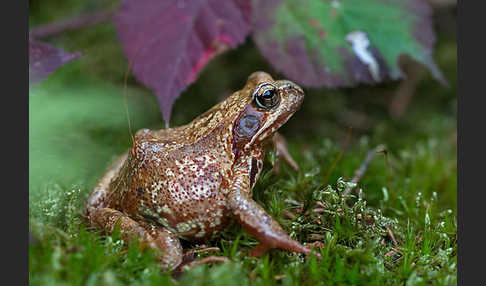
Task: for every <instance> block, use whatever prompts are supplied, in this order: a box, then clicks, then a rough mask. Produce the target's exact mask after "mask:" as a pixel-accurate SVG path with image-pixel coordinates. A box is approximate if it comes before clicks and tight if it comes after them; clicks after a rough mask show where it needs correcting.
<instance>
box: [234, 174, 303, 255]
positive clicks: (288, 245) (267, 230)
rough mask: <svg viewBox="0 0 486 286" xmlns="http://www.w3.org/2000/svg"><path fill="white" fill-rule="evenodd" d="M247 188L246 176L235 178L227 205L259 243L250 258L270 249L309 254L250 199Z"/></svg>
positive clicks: (247, 180)
mask: <svg viewBox="0 0 486 286" xmlns="http://www.w3.org/2000/svg"><path fill="white" fill-rule="evenodd" d="M248 188H249V179H248V176H245V175H241V176H239V177H238V178H236V180H235V181H234V182H233V185H232V188H231V191H230V193H229V194H228V205H229V208H230V209H231V211H232V213H233V214H234V215H235V217H236V219H237V220H238V221H239V222H240V223H241V224H242V225H243V227H244V228H245V229H246V231H248V232H249V233H250V234H251V235H253V236H254V237H255V238H256V239H257V240H258V241H259V242H260V245H258V246H257V247H255V249H254V250H253V251H252V252H251V253H250V256H261V255H263V254H264V253H265V252H266V251H267V250H268V249H271V248H281V249H285V250H288V251H292V252H300V253H304V254H309V253H310V249H309V248H306V247H304V246H303V245H301V244H300V243H298V242H297V241H295V240H293V239H291V238H290V237H289V236H288V235H287V234H286V233H285V231H284V230H283V229H282V227H281V226H280V225H279V223H278V222H277V221H276V220H275V219H274V218H273V217H271V216H270V215H269V214H267V213H266V212H265V210H264V209H263V208H262V207H261V206H260V205H258V204H257V203H256V202H255V201H254V200H253V199H252V198H251V192H250V191H249V190H248Z"/></svg>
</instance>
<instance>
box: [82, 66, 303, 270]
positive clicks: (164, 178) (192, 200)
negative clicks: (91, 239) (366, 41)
mask: <svg viewBox="0 0 486 286" xmlns="http://www.w3.org/2000/svg"><path fill="white" fill-rule="evenodd" d="M303 99H304V93H303V91H302V89H301V88H300V87H298V86H297V85H296V84H294V83H292V82H290V81H287V80H279V81H274V80H273V79H272V77H271V76H270V75H268V74H267V73H264V72H255V73H253V74H251V75H250V76H249V78H248V81H247V83H246V85H245V86H244V88H243V89H241V90H239V91H237V92H235V93H233V94H232V95H231V96H229V97H228V98H227V99H225V100H224V101H222V102H221V103H219V104H217V105H215V106H214V107H213V108H211V109H210V110H208V111H207V112H205V113H204V114H202V115H200V116H198V117H197V118H195V119H194V120H193V121H192V122H191V123H189V124H187V125H184V126H180V127H176V128H169V129H162V130H156V131H151V130H148V129H142V130H139V131H138V132H137V133H136V134H135V138H134V144H133V146H132V148H131V149H130V150H129V151H127V152H126V153H125V154H123V155H122V156H121V157H120V158H119V159H118V160H117V161H116V162H114V163H113V165H112V166H111V167H110V168H109V170H108V171H107V173H106V174H105V175H104V176H103V177H102V178H101V179H100V180H99V181H98V183H97V185H96V186H95V188H94V190H93V192H92V194H91V196H90V197H89V198H88V200H87V201H86V207H85V214H86V216H87V217H88V220H89V223H90V224H91V225H92V226H94V227H97V228H100V229H102V230H105V231H106V232H108V233H111V232H112V231H113V229H114V227H115V225H116V224H118V225H119V230H120V231H121V232H122V233H123V234H124V235H125V238H126V239H133V238H135V237H139V238H141V240H142V241H144V242H146V243H147V244H148V245H149V247H152V248H155V249H158V250H160V262H161V264H162V265H163V266H164V267H165V268H168V269H173V268H175V267H177V266H178V265H179V264H180V263H181V261H182V255H183V250H182V247H181V245H180V241H179V239H186V240H190V241H203V240H206V239H208V238H211V237H213V236H214V235H215V234H216V233H217V232H218V231H219V230H221V229H224V228H225V227H226V226H228V223H229V221H230V219H231V218H236V220H237V221H238V222H240V223H241V224H242V225H243V227H244V228H245V229H246V230H247V231H248V232H249V233H250V234H252V235H253V236H255V237H256V238H257V240H258V241H259V242H260V245H258V246H257V247H256V248H255V249H254V250H253V251H252V253H250V255H253V256H260V255H262V254H263V253H265V251H266V250H268V249H271V248H281V249H285V250H288V251H295V252H301V253H305V254H309V252H310V250H309V249H308V248H306V247H304V246H302V245H301V244H300V243H298V242H296V241H294V240H292V239H290V237H288V235H287V234H286V233H285V232H284V231H283V229H282V228H281V227H280V225H279V224H278V223H277V222H276V221H275V220H274V219H273V218H272V217H271V216H270V215H268V214H267V213H266V212H265V210H264V209H263V208H262V207H260V206H259V205H258V204H256V203H255V201H253V199H252V189H253V186H254V185H255V183H256V181H257V180H258V176H259V175H260V172H261V170H262V167H263V159H264V147H263V145H264V142H265V141H266V139H269V138H270V137H272V136H273V135H274V134H276V131H277V129H278V128H279V127H280V126H282V125H283V124H284V123H285V122H286V121H287V120H288V119H289V118H290V116H292V115H293V114H294V112H296V111H297V110H298V109H299V107H300V105H301V103H302V101H303Z"/></svg>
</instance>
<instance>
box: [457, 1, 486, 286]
mask: <svg viewBox="0 0 486 286" xmlns="http://www.w3.org/2000/svg"><path fill="white" fill-rule="evenodd" d="M457 2H458V3H457V4H458V9H457V11H458V33H457V36H458V37H457V40H458V49H457V55H458V56H457V58H458V72H457V74H458V105H457V106H458V121H457V129H458V154H457V155H458V158H457V159H458V161H457V162H458V163H457V165H458V166H457V167H458V279H457V281H458V285H482V284H484V271H485V270H484V264H485V263H484V262H483V261H482V260H483V257H484V255H483V253H482V252H484V236H483V235H482V230H483V228H484V225H485V222H484V219H485V217H486V216H485V211H486V206H485V202H486V200H485V199H484V193H485V192H484V190H485V189H486V187H485V183H484V179H485V178H486V177H485V175H484V164H486V160H485V159H486V156H485V155H484V154H485V153H484V150H485V146H486V141H485V140H484V136H483V135H484V131H485V130H486V129H485V127H484V124H485V123H486V120H485V118H484V115H485V114H486V112H485V110H484V108H485V106H486V105H484V104H481V103H480V102H479V101H480V100H481V101H484V97H485V88H486V86H485V84H486V80H485V77H484V75H485V72H484V69H485V64H486V60H485V56H484V53H485V51H486V44H485V43H486V41H485V37H484V32H483V28H484V18H485V16H484V11H485V10H484V9H481V8H484V6H486V5H484V4H485V3H484V1H467V0H466V1H460V0H459V1H457ZM473 4H476V5H475V6H473ZM477 4H483V5H481V6H483V7H479V6H480V5H477ZM466 5H467V6H466ZM466 38H469V39H466ZM481 196H482V197H481ZM466 239H467V241H466ZM481 281H483V282H482V283H481Z"/></svg>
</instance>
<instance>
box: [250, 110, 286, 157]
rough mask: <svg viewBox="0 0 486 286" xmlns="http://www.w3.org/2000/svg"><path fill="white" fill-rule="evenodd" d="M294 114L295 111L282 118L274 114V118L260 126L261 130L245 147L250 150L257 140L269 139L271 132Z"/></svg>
mask: <svg viewBox="0 0 486 286" xmlns="http://www.w3.org/2000/svg"><path fill="white" fill-rule="evenodd" d="M292 115H294V113H293V112H291V113H289V114H288V115H287V117H285V118H284V119H280V120H278V115H274V116H273V118H271V119H270V120H267V121H266V122H265V124H264V125H263V127H262V128H260V130H258V132H257V133H256V134H255V135H254V136H253V137H252V138H251V140H250V142H248V143H247V144H246V145H245V147H244V149H245V150H249V149H250V148H251V146H253V145H254V144H256V143H257V142H256V141H258V142H262V141H263V140H265V139H267V138H268V137H269V136H270V135H271V134H273V133H275V131H277V130H278V129H279V128H280V126H282V125H284V124H285V123H286V122H287V121H288V120H289V118H290V117H292Z"/></svg>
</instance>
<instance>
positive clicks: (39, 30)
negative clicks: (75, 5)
mask: <svg viewBox="0 0 486 286" xmlns="http://www.w3.org/2000/svg"><path fill="white" fill-rule="evenodd" d="M114 13H115V10H114V9H109V10H105V11H98V12H94V13H90V14H84V15H78V16H75V17H72V18H69V19H67V20H61V21H56V22H52V23H49V24H46V25H42V26H39V27H35V28H32V29H30V32H29V36H30V37H32V38H35V39H43V38H48V37H52V36H55V35H59V34H62V33H64V32H66V31H72V30H77V29H81V28H84V27H86V26H91V25H94V24H97V23H100V22H104V21H106V20H110V19H111V18H112V16H113V14H114Z"/></svg>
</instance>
